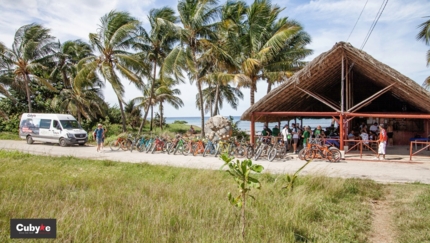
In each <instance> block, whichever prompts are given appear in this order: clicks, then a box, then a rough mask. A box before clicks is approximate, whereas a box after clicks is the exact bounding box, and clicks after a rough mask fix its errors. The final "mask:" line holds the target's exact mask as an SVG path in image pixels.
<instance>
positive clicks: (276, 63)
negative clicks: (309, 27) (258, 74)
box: [263, 18, 313, 93]
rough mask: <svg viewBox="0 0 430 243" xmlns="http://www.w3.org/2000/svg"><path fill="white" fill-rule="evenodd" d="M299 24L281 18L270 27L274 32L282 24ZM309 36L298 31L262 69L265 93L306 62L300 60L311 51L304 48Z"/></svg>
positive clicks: (309, 38)
mask: <svg viewBox="0 0 430 243" xmlns="http://www.w3.org/2000/svg"><path fill="white" fill-rule="evenodd" d="M286 25H290V26H300V24H299V23H297V22H295V21H290V20H287V18H281V19H279V20H278V21H277V22H276V23H274V25H273V26H272V28H271V32H272V33H273V34H274V33H276V32H277V31H278V30H279V28H280V27H282V26H286ZM310 42H311V37H310V36H309V34H308V33H306V32H305V31H303V30H302V31H299V32H298V33H297V34H296V35H295V36H293V37H292V38H291V39H289V40H287V41H286V43H285V44H284V46H283V47H282V49H281V50H280V51H279V52H278V53H277V54H276V55H275V56H274V57H273V60H272V61H271V62H270V63H268V64H267V65H266V66H265V67H264V70H263V77H264V78H266V80H267V93H269V92H270V91H271V89H272V85H273V84H274V83H279V82H282V81H284V80H286V79H287V78H289V77H291V76H292V75H293V74H294V73H296V72H297V71H299V70H300V69H302V68H303V67H304V66H305V65H306V63H307V62H305V61H302V60H303V59H304V58H306V57H307V56H308V55H311V54H312V53H313V51H312V50H311V49H308V48H306V45H308V44H310Z"/></svg>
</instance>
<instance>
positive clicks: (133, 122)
mask: <svg viewBox="0 0 430 243" xmlns="http://www.w3.org/2000/svg"><path fill="white" fill-rule="evenodd" d="M124 112H125V113H126V114H127V121H128V123H129V124H130V126H131V128H132V129H134V128H135V127H136V126H138V125H139V122H140V117H141V116H142V114H141V111H140V108H139V107H138V106H136V104H135V101H134V100H130V101H129V102H128V103H125V107H124Z"/></svg>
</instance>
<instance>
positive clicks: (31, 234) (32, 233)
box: [10, 219, 57, 239]
mask: <svg viewBox="0 0 430 243" xmlns="http://www.w3.org/2000/svg"><path fill="white" fill-rule="evenodd" d="M56 237H57V220H56V219H11V220H10V238H11V239H13V238H56Z"/></svg>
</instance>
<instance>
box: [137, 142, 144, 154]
mask: <svg viewBox="0 0 430 243" xmlns="http://www.w3.org/2000/svg"><path fill="white" fill-rule="evenodd" d="M136 149H137V150H138V151H139V152H143V151H145V143H144V142H141V141H139V143H138V144H137V146H136Z"/></svg>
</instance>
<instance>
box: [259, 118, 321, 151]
mask: <svg viewBox="0 0 430 243" xmlns="http://www.w3.org/2000/svg"><path fill="white" fill-rule="evenodd" d="M261 135H262V136H263V139H264V137H268V136H272V137H281V138H282V140H283V142H284V144H285V149H286V150H287V151H290V147H292V148H293V153H295V154H297V153H298V152H299V150H298V148H299V147H300V146H301V145H303V147H306V145H307V143H308V142H309V139H310V138H324V137H326V132H325V131H324V130H323V129H322V128H321V126H317V128H315V129H314V130H313V131H312V129H311V127H310V126H305V127H300V126H299V124H295V123H293V124H291V128H290V126H289V125H288V124H286V125H285V126H284V127H283V129H282V130H280V129H279V127H278V125H275V127H274V128H273V129H270V128H269V127H268V126H267V125H265V126H264V128H263V131H262V132H261ZM264 141H270V140H267V139H265V140H264Z"/></svg>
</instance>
